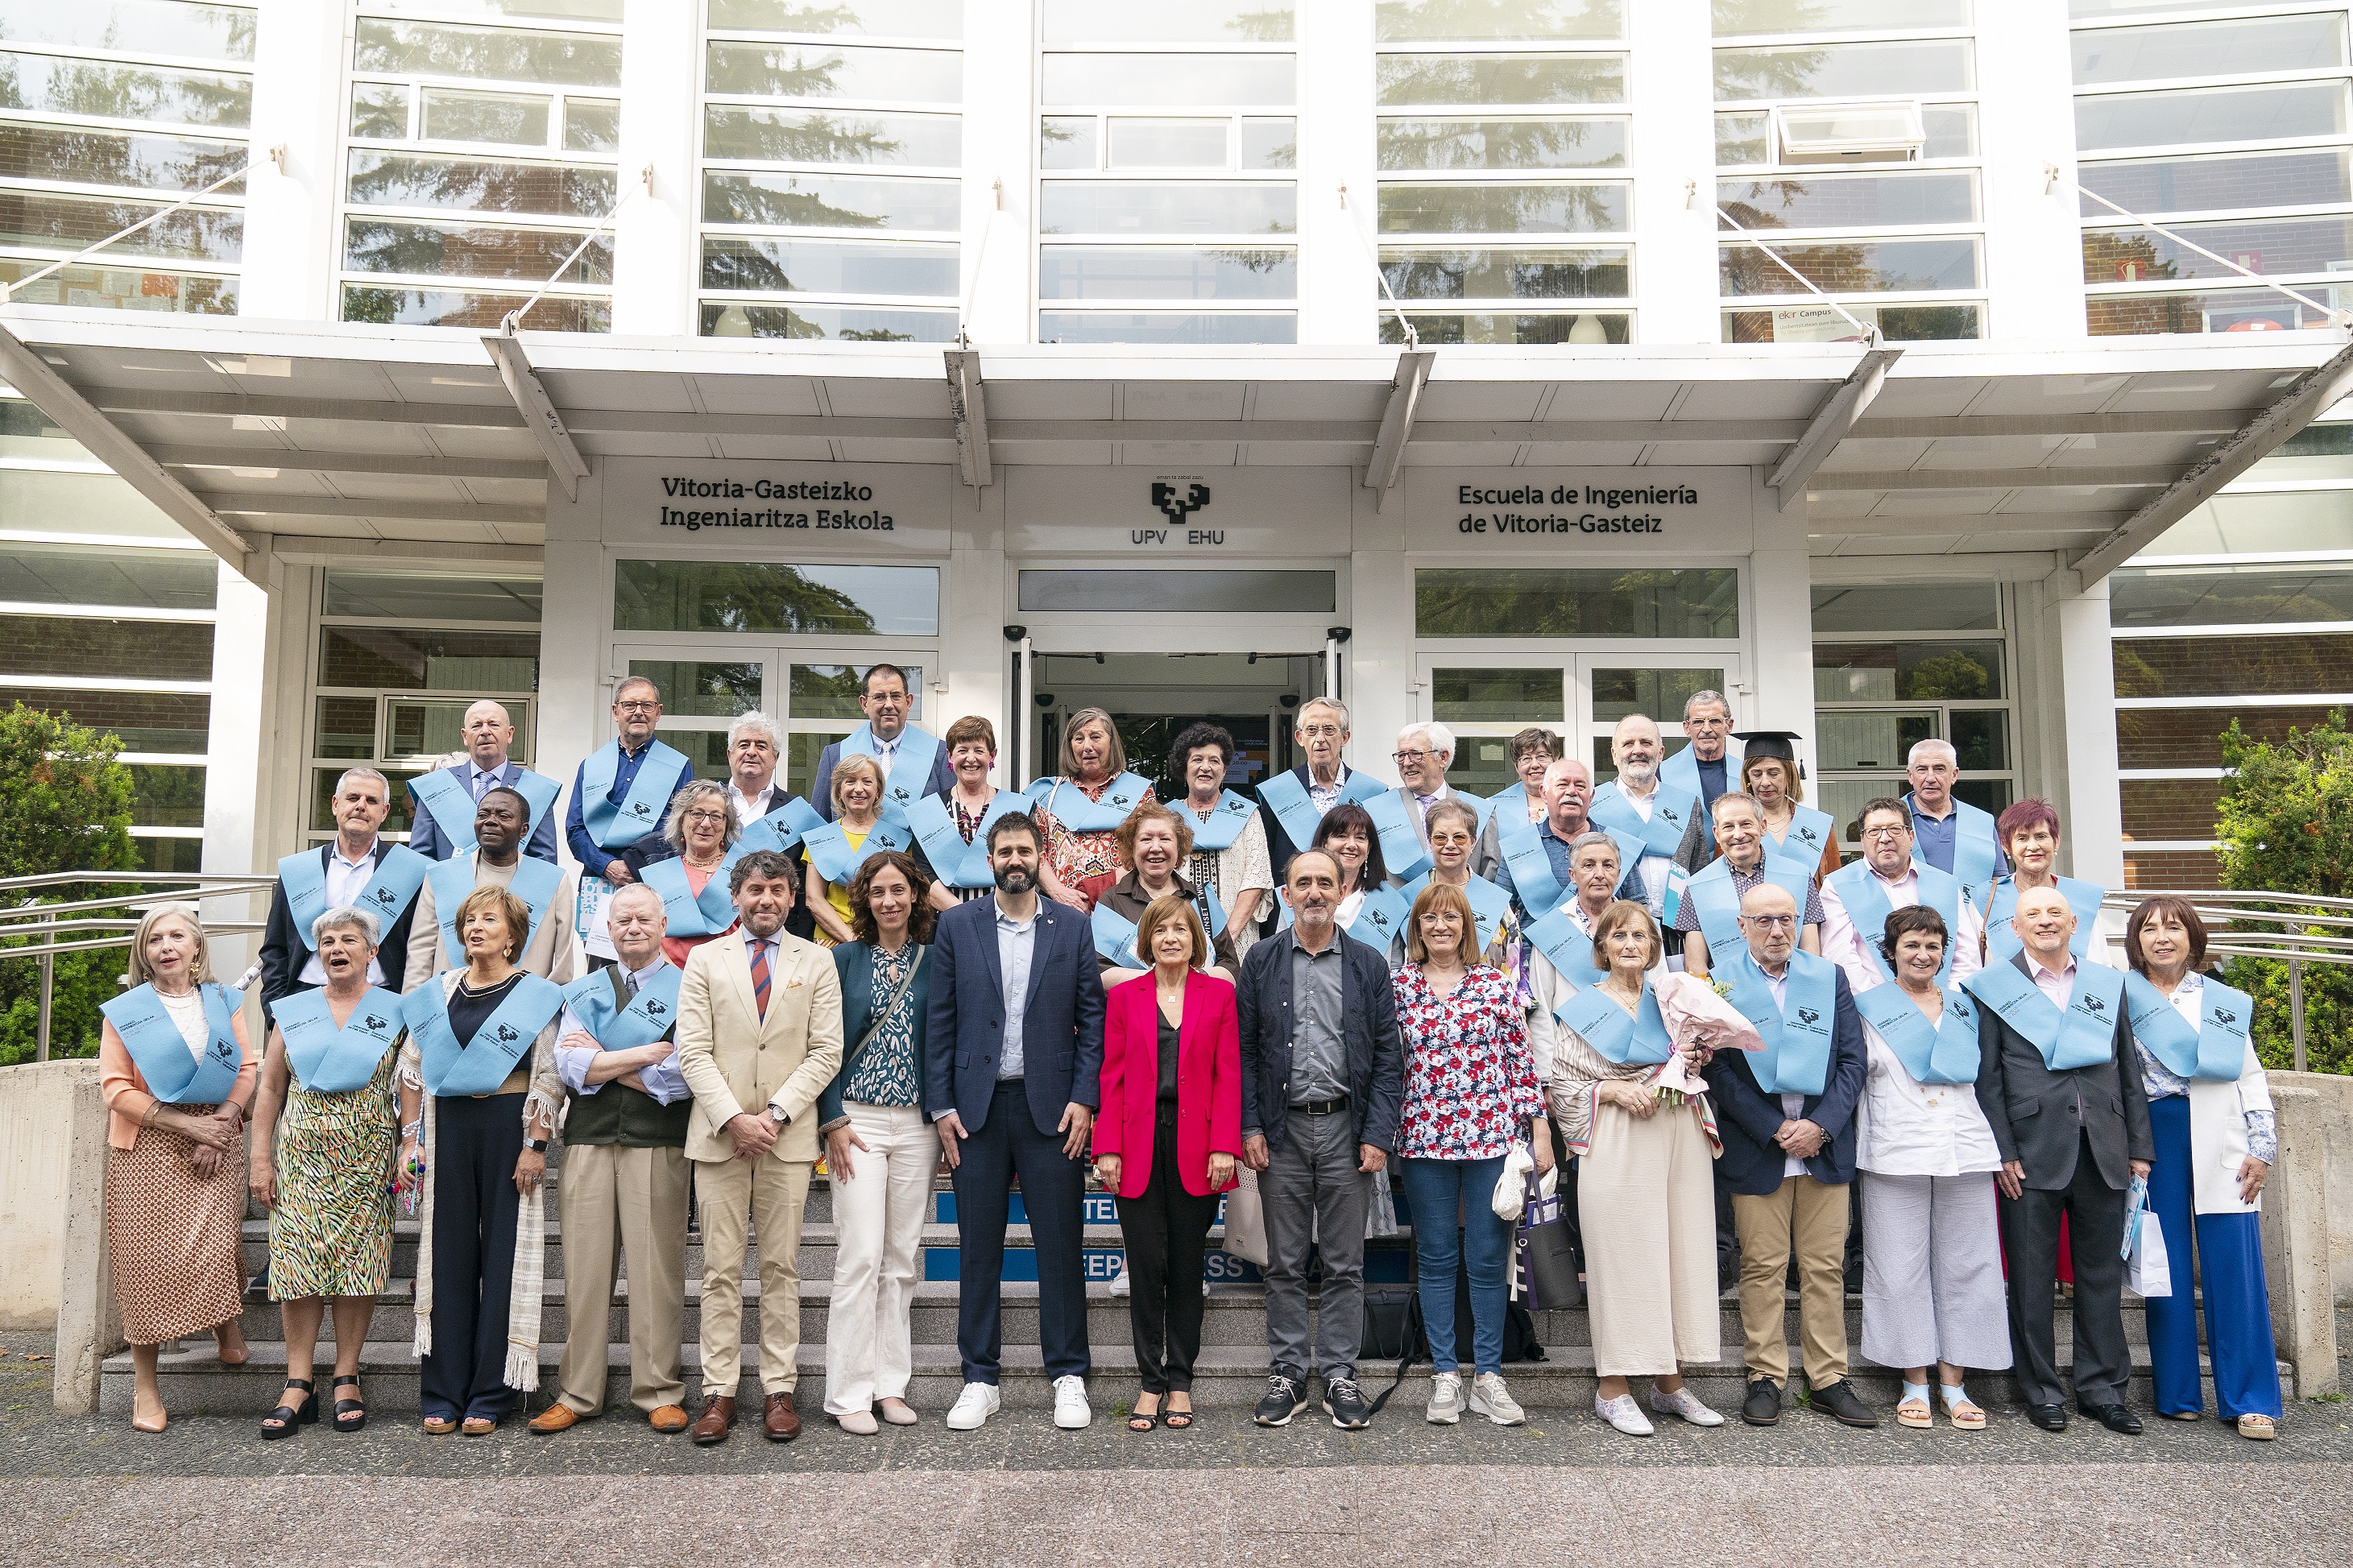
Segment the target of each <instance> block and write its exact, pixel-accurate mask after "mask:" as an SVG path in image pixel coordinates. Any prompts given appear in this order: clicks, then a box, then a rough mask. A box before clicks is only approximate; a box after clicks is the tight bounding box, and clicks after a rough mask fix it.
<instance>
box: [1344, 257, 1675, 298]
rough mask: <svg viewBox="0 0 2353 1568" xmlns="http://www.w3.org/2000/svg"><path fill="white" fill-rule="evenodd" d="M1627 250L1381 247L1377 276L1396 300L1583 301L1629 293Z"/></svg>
mask: <svg viewBox="0 0 2353 1568" xmlns="http://www.w3.org/2000/svg"><path fill="white" fill-rule="evenodd" d="M1632 256H1633V252H1632V251H1631V250H1630V249H1628V248H1627V247H1622V246H1618V247H1595V248H1592V249H1588V250H1530V249H1517V248H1514V249H1504V248H1497V249H1493V250H1485V249H1482V250H1392V249H1389V248H1388V247H1383V249H1382V251H1381V276H1382V277H1383V278H1385V279H1388V286H1389V292H1391V293H1392V294H1395V295H1396V296H1397V297H1398V299H1400V300H1583V299H1595V298H1599V299H1613V298H1623V297H1624V296H1625V295H1627V294H1629V293H1630V292H1632V288H1633V285H1632V279H1631V273H1632V265H1631V263H1632Z"/></svg>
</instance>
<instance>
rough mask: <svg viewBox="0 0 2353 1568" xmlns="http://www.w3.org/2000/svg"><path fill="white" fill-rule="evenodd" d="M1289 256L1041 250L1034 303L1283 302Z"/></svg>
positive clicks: (1169, 249) (1291, 292)
mask: <svg viewBox="0 0 2353 1568" xmlns="http://www.w3.org/2000/svg"><path fill="white" fill-rule="evenodd" d="M1298 292H1299V256H1298V253H1297V252H1296V251H1292V250H1222V249H1220V250H1188V249H1183V248H1179V247H1175V246H1134V245H1115V246H1114V245H1092V246H1080V245H1044V246H1040V247H1038V297H1039V299H1041V300H1291V299H1295V298H1297V296H1298Z"/></svg>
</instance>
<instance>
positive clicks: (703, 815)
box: [686, 811, 727, 826]
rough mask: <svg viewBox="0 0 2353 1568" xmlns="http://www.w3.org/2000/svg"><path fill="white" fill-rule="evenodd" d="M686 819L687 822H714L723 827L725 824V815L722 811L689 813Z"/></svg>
mask: <svg viewBox="0 0 2353 1568" xmlns="http://www.w3.org/2000/svg"><path fill="white" fill-rule="evenodd" d="M686 819H687V820H688V821H689V822H716V823H718V824H719V825H720V826H726V823H727V814H726V813H725V812H723V811H690V812H688V813H687V814H686Z"/></svg>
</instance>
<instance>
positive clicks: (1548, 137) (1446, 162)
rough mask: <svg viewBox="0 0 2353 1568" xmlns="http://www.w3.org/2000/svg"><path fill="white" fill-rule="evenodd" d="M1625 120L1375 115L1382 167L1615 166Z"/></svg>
mask: <svg viewBox="0 0 2353 1568" xmlns="http://www.w3.org/2000/svg"><path fill="white" fill-rule="evenodd" d="M1629 124H1630V121H1625V120H1622V119H1617V118H1599V119H1596V118H1587V119H1558V118H1555V119H1546V120H1535V119H1529V120H1431V119H1413V120H1408V119H1401V118H1397V117H1388V118H1385V119H1383V120H1382V121H1380V122H1379V124H1378V127H1377V133H1376V139H1375V152H1376V154H1377V157H1378V160H1379V163H1380V166H1381V167H1382V168H1384V169H1616V168H1622V167H1624V166H1625V163H1626V132H1627V127H1628V125H1629Z"/></svg>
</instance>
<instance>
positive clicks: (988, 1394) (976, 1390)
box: [948, 1383, 997, 1432]
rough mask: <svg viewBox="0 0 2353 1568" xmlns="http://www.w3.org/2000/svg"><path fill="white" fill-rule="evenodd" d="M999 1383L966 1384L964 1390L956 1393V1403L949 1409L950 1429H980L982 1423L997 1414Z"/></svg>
mask: <svg viewBox="0 0 2353 1568" xmlns="http://www.w3.org/2000/svg"><path fill="white" fill-rule="evenodd" d="M996 1414H997V1384H993V1383H967V1384H965V1385H964V1392H963V1393H962V1394H957V1395H956V1402H955V1405H954V1406H952V1407H951V1408H950V1409H949V1411H948V1430H949V1431H951V1432H977V1431H979V1430H980V1427H981V1423H983V1422H985V1421H987V1419H988V1418H989V1417H990V1416H992V1415H996Z"/></svg>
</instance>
